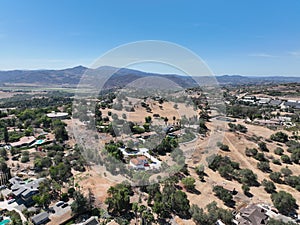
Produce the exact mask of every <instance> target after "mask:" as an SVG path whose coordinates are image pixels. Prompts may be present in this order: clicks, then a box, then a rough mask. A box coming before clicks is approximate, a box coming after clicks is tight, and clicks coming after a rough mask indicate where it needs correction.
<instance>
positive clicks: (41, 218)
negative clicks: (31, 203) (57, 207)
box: [31, 212, 49, 225]
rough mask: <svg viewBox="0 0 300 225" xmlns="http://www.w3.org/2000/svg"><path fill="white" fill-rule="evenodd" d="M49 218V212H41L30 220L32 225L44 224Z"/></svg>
mask: <svg viewBox="0 0 300 225" xmlns="http://www.w3.org/2000/svg"><path fill="white" fill-rule="evenodd" d="M48 220H49V214H48V213H47V212H41V213H39V214H37V215H35V216H33V217H31V221H32V223H33V224H34V225H40V224H44V223H46V222H47V221H48Z"/></svg>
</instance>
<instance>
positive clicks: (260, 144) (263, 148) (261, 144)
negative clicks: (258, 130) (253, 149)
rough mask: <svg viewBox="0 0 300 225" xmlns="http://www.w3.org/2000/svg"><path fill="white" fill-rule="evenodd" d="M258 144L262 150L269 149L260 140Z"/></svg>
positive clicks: (266, 150)
mask: <svg viewBox="0 0 300 225" xmlns="http://www.w3.org/2000/svg"><path fill="white" fill-rule="evenodd" d="M258 146H259V148H260V150H262V151H263V152H268V151H269V149H268V148H267V145H266V143H265V142H262V141H261V142H259V143H258Z"/></svg>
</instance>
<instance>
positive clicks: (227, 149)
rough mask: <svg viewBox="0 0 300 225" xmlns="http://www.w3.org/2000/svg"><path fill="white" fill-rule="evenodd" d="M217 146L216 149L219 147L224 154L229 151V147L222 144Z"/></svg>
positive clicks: (219, 143)
mask: <svg viewBox="0 0 300 225" xmlns="http://www.w3.org/2000/svg"><path fill="white" fill-rule="evenodd" d="M217 145H218V147H219V148H220V149H221V150H223V151H226V152H228V151H229V146H228V145H225V144H222V143H221V142H218V143H217Z"/></svg>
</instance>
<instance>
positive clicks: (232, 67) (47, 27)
mask: <svg viewBox="0 0 300 225" xmlns="http://www.w3.org/2000/svg"><path fill="white" fill-rule="evenodd" d="M140 40H164V41H170V42H174V43H177V44H179V45H182V46H184V47H187V48H188V49H190V50H192V51H193V52H195V53H196V54H198V55H199V56H200V57H201V58H202V59H203V60H204V61H205V62H206V63H207V64H208V66H209V67H210V68H211V70H212V71H213V72H214V73H215V74H241V75H300V1H299V0H276V1H274V0H206V1H201V0H194V1H188V0H186V1H183V0H181V1H179V0H178V1H177V0H159V1H158V0H151V1H146V0H144V1H142V0H127V1H125V0H119V1H114V0H107V1H101V0H94V1H93V0H86V1H84V0H82V1H79V0H69V1H66V0H48V1H46V0H44V1H41V0H35V1H34V0H26V1H25V0H19V1H15V0H1V1H0V70H8V69H46V68H53V69H57V68H66V67H73V66H76V65H80V64H81V65H85V66H89V65H90V64H91V63H93V61H94V60H96V59H97V58H98V57H99V56H101V55H102V54H104V53H105V52H106V51H108V50H110V49H111V48H115V47H117V46H118V45H121V44H125V43H128V42H133V41H140Z"/></svg>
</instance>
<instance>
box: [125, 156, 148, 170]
mask: <svg viewBox="0 0 300 225" xmlns="http://www.w3.org/2000/svg"><path fill="white" fill-rule="evenodd" d="M129 165H130V166H131V167H132V168H133V169H145V166H147V165H148V159H147V157H146V156H138V157H136V158H132V159H130V163H129Z"/></svg>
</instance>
